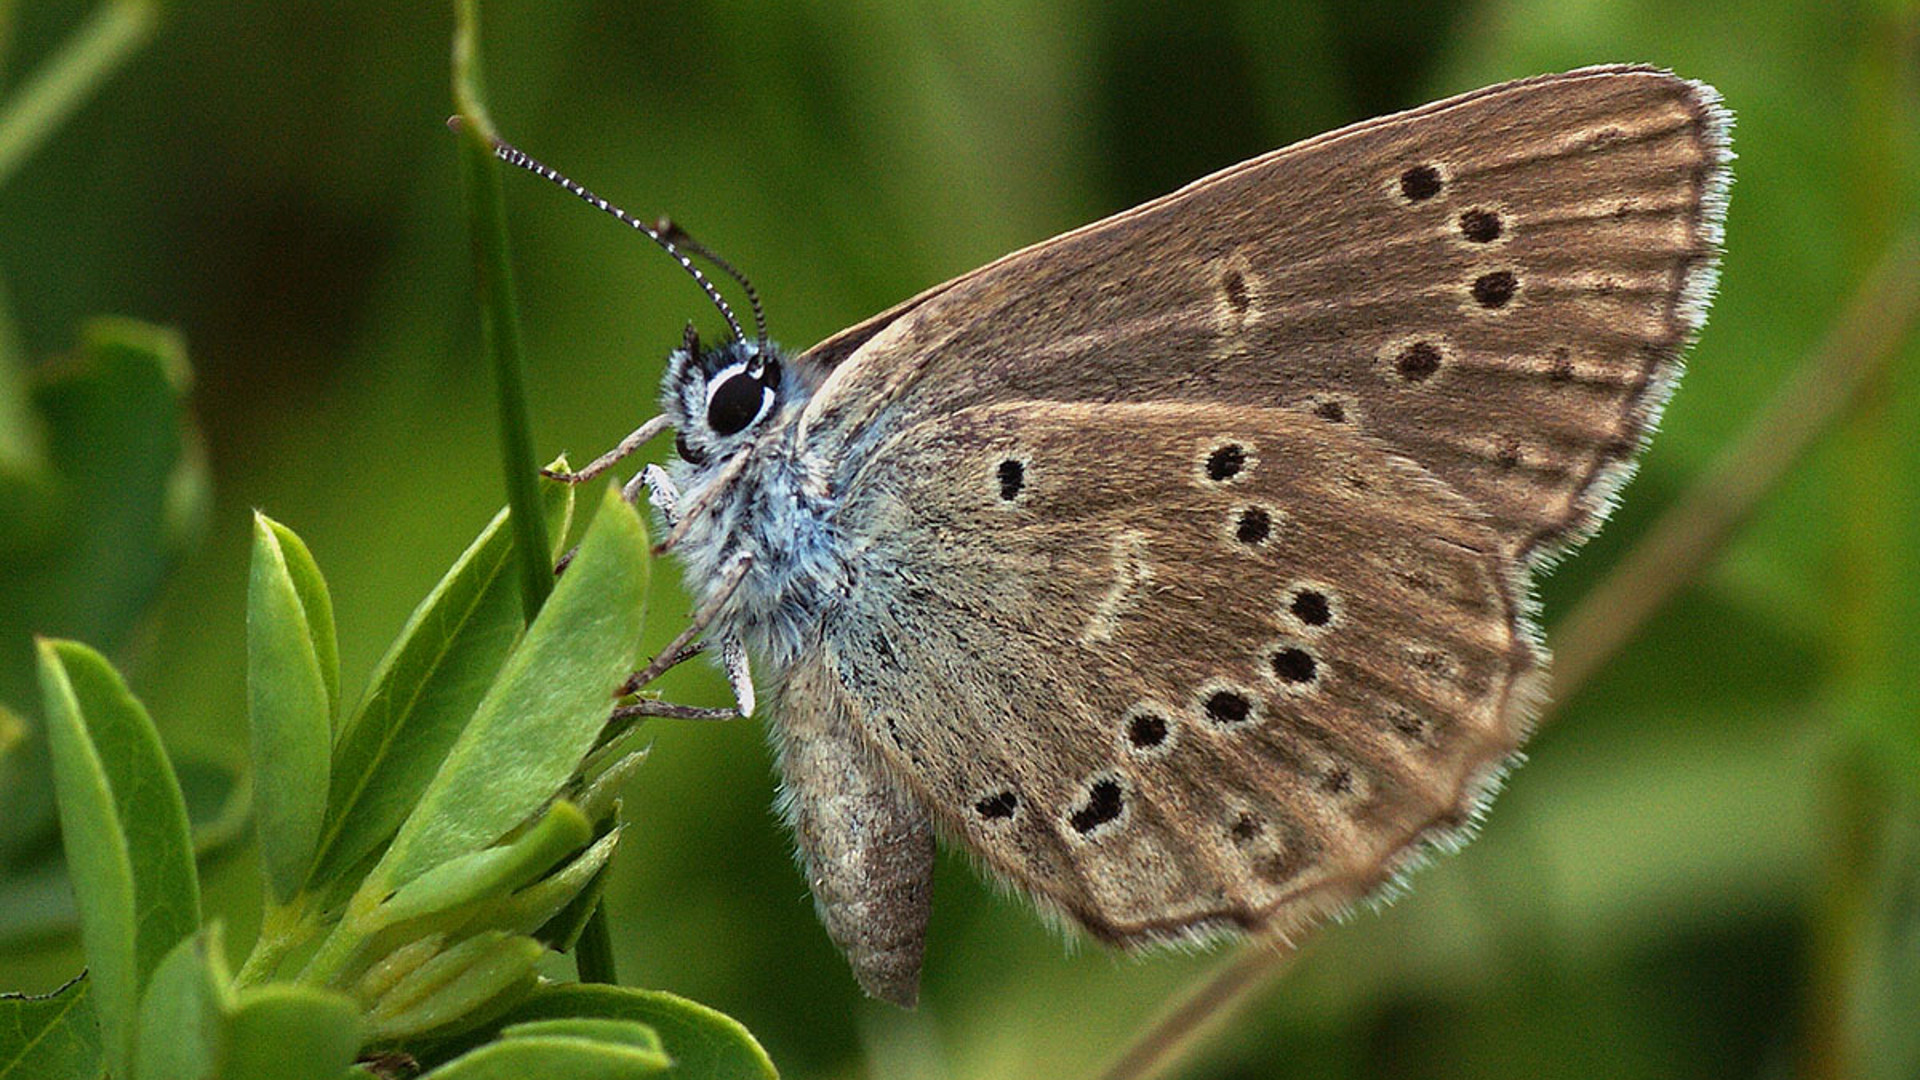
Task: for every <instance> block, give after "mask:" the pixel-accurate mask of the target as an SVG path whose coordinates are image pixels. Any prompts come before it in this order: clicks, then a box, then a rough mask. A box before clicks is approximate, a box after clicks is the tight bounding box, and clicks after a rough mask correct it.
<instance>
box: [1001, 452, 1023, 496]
mask: <svg viewBox="0 0 1920 1080" xmlns="http://www.w3.org/2000/svg"><path fill="white" fill-rule="evenodd" d="M997 478H998V479H999V481H1000V499H1001V501H1002V502H1012V501H1013V500H1014V499H1016V498H1018V497H1019V496H1020V491H1021V489H1022V488H1025V487H1026V486H1027V463H1026V462H1024V461H1021V460H1020V459H1019V458H1007V459H1006V460H1005V461H1002V462H1001V463H1000V468H999V470H998V471H997Z"/></svg>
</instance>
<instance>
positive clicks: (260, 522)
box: [247, 513, 333, 904]
mask: <svg viewBox="0 0 1920 1080" xmlns="http://www.w3.org/2000/svg"><path fill="white" fill-rule="evenodd" d="M281 531H282V530H279V529H276V528H275V527H274V523H273V522H271V521H269V520H268V519H267V517H266V515H264V514H260V513H255V514H254V516H253V567H252V572H251V574H250V576H249V577H248V580H247V713H248V720H249V722H250V726H251V728H252V733H253V744H252V745H253V806H254V825H255V828H256V830H257V831H258V833H259V837H260V858H261V862H262V863H264V864H265V868H266V872H267V885H268V888H269V891H270V892H271V893H272V895H273V898H274V900H275V901H277V902H279V903H282V904H284V903H286V902H287V901H288V900H290V899H292V898H293V895H294V893H296V892H297V891H299V889H300V886H301V885H302V884H304V883H305V881H306V877H307V871H308V869H309V868H310V867H311V866H312V864H313V855H314V851H315V849H316V848H317V847H318V845H319V842H320V826H321V823H322V821H323V820H324V817H325V814H326V807H327V803H326V798H327V776H328V766H329V759H330V757H331V755H330V753H329V748H330V746H331V744H332V741H333V738H332V729H333V724H332V720H331V719H330V718H329V713H330V710H329V708H328V695H327V687H326V675H325V673H324V671H323V670H322V668H321V662H320V657H319V650H318V649H317V648H316V646H315V644H314V637H313V630H312V627H311V626H310V625H309V623H308V621H307V612H306V608H305V606H304V605H303V604H302V603H301V602H300V591H299V589H298V587H297V586H296V585H295V584H294V580H293V574H292V572H291V571H289V570H288V568H287V557H286V554H285V549H284V548H283V547H282V546H281V543H280V533H281Z"/></svg>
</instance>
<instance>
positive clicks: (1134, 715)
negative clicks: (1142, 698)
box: [1126, 705, 1173, 753]
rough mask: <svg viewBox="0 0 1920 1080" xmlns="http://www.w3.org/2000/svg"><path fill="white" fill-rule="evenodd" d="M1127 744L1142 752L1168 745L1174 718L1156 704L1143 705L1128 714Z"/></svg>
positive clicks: (1152, 750)
mask: <svg viewBox="0 0 1920 1080" xmlns="http://www.w3.org/2000/svg"><path fill="white" fill-rule="evenodd" d="M1126 727H1127V732H1126V734H1127V745H1129V746H1131V747H1133V749H1134V750H1136V751H1138V752H1140V753H1152V752H1154V751H1156V750H1159V749H1160V748H1161V747H1164V746H1166V745H1167V740H1168V739H1169V738H1171V737H1172V735H1173V720H1172V719H1171V718H1169V717H1168V716H1167V714H1166V713H1165V712H1164V711H1162V710H1161V709H1159V708H1157V707H1155V706H1151V705H1148V706H1142V707H1140V708H1137V709H1135V710H1134V711H1133V712H1131V713H1129V714H1128V715H1127V723H1126Z"/></svg>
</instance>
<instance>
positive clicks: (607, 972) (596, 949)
mask: <svg viewBox="0 0 1920 1080" xmlns="http://www.w3.org/2000/svg"><path fill="white" fill-rule="evenodd" d="M573 962H574V965H575V966H576V967H577V968H578V969H579V971H580V981H581V982H587V983H607V984H608V985H612V984H615V983H618V982H619V981H620V979H619V977H618V976H617V975H615V974H614V967H613V929H612V927H611V926H610V925H609V924H608V922H607V905H606V902H605V901H601V902H599V903H596V904H594V905H593V914H591V915H589V916H587V924H586V925H585V926H583V927H581V928H580V940H579V941H577V942H575V943H574V946H573Z"/></svg>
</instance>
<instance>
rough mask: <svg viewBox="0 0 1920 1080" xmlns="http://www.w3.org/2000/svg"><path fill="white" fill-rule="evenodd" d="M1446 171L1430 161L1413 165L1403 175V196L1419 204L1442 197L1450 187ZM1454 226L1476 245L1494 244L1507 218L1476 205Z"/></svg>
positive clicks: (1501, 234)
mask: <svg viewBox="0 0 1920 1080" xmlns="http://www.w3.org/2000/svg"><path fill="white" fill-rule="evenodd" d="M1447 182H1448V178H1447V175H1446V171H1445V169H1444V168H1442V167H1441V166H1440V165H1439V164H1436V163H1432V162H1428V163H1423V164H1420V165H1415V166H1412V167H1411V168H1409V169H1407V170H1406V171H1405V172H1403V173H1401V174H1400V197H1401V198H1403V199H1405V200H1406V201H1407V202H1408V203H1409V204H1410V205H1419V204H1420V203H1424V202H1428V201H1430V200H1432V199H1436V198H1438V197H1440V195H1442V194H1443V193H1445V191H1446V190H1447ZM1454 225H1455V227H1456V228H1458V229H1459V230H1460V236H1461V238H1462V239H1465V240H1467V241H1468V242H1470V243H1475V244H1491V243H1493V242H1494V241H1495V240H1498V239H1500V237H1502V236H1503V235H1505V234H1506V231H1507V224H1506V219H1505V218H1503V217H1502V216H1501V214H1500V211H1498V210H1495V209H1493V208H1491V207H1485V206H1476V207H1472V208H1470V209H1467V210H1463V211H1461V213H1460V216H1459V217H1458V218H1455V219H1454Z"/></svg>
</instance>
